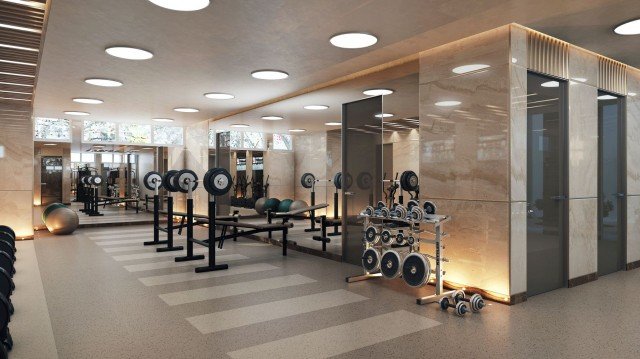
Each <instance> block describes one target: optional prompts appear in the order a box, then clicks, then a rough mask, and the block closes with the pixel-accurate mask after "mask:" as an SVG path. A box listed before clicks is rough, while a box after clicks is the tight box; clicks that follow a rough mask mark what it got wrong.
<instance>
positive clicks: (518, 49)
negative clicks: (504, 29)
mask: <svg viewBox="0 0 640 359" xmlns="http://www.w3.org/2000/svg"><path fill="white" fill-rule="evenodd" d="M509 29H510V43H509V45H510V47H511V54H510V55H511V56H510V59H509V60H508V61H510V62H511V63H512V64H515V65H518V66H521V67H523V68H526V67H527V29H525V28H523V27H521V26H519V25H515V24H511V25H509ZM525 88H526V87H525Z"/></svg>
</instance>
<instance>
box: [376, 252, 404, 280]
mask: <svg viewBox="0 0 640 359" xmlns="http://www.w3.org/2000/svg"><path fill="white" fill-rule="evenodd" d="M401 266H402V263H401V262H400V255H399V254H398V252H396V251H387V252H386V253H385V254H383V255H382V259H380V272H381V273H382V275H383V276H384V277H385V278H388V279H393V278H396V277H397V276H398V275H399V274H400V267H401Z"/></svg>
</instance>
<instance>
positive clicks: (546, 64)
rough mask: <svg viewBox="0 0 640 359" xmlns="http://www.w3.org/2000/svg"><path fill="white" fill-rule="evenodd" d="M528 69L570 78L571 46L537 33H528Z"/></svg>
mask: <svg viewBox="0 0 640 359" xmlns="http://www.w3.org/2000/svg"><path fill="white" fill-rule="evenodd" d="M527 67H528V68H529V69H530V70H533V71H536V72H539V73H542V74H547V75H551V76H555V77H559V78H563V79H568V77H569V44H567V43H566V42H564V41H561V40H558V39H555V38H553V37H551V36H547V35H544V34H541V33H538V32H535V31H528V32H527Z"/></svg>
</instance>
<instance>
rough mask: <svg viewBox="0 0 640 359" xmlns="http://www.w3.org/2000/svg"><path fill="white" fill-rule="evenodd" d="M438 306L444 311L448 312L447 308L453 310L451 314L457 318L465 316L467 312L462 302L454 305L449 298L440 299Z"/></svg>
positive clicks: (452, 300)
mask: <svg viewBox="0 0 640 359" xmlns="http://www.w3.org/2000/svg"><path fill="white" fill-rule="evenodd" d="M452 302H453V303H452ZM438 304H439V305H440V309H442V310H444V311H446V310H448V309H449V308H453V312H454V313H455V315H457V316H459V317H461V316H463V315H465V314H467V312H468V311H469V309H468V308H467V305H466V304H464V303H462V302H457V303H456V302H455V300H454V299H453V298H449V297H442V298H440V300H439V301H438Z"/></svg>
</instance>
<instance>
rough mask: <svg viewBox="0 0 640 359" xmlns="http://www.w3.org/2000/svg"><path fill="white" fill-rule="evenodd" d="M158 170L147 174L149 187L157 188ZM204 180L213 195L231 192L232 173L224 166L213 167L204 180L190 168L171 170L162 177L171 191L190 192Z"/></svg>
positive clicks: (146, 184)
mask: <svg viewBox="0 0 640 359" xmlns="http://www.w3.org/2000/svg"><path fill="white" fill-rule="evenodd" d="M159 176H160V174H159V173H157V172H149V173H147V176H145V180H144V183H145V186H147V188H149V189H155V187H154V185H155V184H156V183H158V177H159ZM200 182H202V184H203V186H204V188H205V190H206V191H207V192H208V193H209V194H211V195H213V196H221V195H224V194H226V193H227V192H229V189H231V185H232V180H231V174H229V171H227V170H226V169H224V168H211V169H209V170H208V171H207V172H206V173H205V175H204V179H203V180H199V179H198V175H197V174H196V173H195V172H194V171H192V170H188V169H184V170H180V171H176V170H170V171H167V173H165V175H164V176H162V177H161V185H160V186H162V187H164V188H166V189H167V190H168V191H170V192H182V193H188V192H189V189H191V191H194V190H195V189H196V188H198V183H200Z"/></svg>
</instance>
